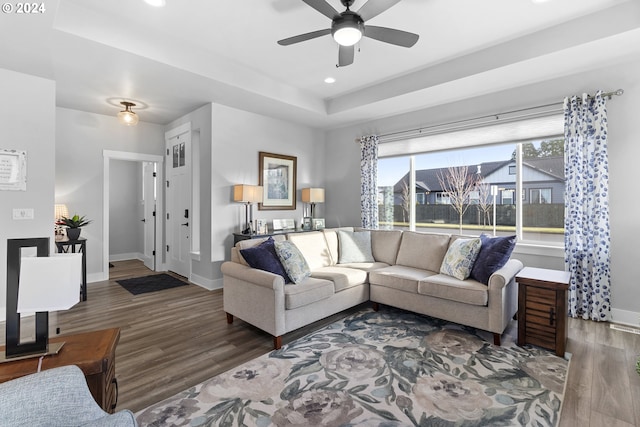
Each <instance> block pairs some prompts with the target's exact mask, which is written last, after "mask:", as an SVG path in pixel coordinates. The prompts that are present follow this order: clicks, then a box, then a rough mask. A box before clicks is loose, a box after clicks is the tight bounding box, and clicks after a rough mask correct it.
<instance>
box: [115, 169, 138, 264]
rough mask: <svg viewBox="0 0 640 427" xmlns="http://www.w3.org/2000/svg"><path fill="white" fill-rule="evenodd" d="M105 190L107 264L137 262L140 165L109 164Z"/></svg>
mask: <svg viewBox="0 0 640 427" xmlns="http://www.w3.org/2000/svg"><path fill="white" fill-rule="evenodd" d="M109 189H110V193H109V260H112V261H113V260H122V259H136V258H140V257H142V255H143V252H144V223H143V222H142V221H141V219H142V218H144V212H143V205H142V162H133V161H128V160H111V163H110V169H109ZM140 259H142V258H140Z"/></svg>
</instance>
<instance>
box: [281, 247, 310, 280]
mask: <svg viewBox="0 0 640 427" xmlns="http://www.w3.org/2000/svg"><path fill="white" fill-rule="evenodd" d="M274 246H275V248H276V254H277V255H278V258H279V259H280V262H281V263H282V266H283V267H284V271H286V272H287V276H289V278H290V279H291V281H292V282H293V283H296V284H297V283H300V282H302V281H303V280H304V279H306V278H307V277H309V276H311V270H310V269H309V264H307V260H305V259H304V256H302V253H301V252H300V250H299V249H298V247H297V246H296V245H295V244H293V243H292V242H290V241H288V240H285V241H282V242H275V243H274Z"/></svg>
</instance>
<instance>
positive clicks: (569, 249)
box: [564, 91, 611, 321]
mask: <svg viewBox="0 0 640 427" xmlns="http://www.w3.org/2000/svg"><path fill="white" fill-rule="evenodd" d="M605 104H606V101H605V98H604V97H603V96H602V92H601V91H600V92H598V93H597V94H596V96H595V97H591V96H588V95H586V94H584V95H582V97H581V98H580V97H577V96H574V97H572V98H565V100H564V137H565V154H564V156H565V178H566V186H565V220H564V228H565V237H564V240H565V267H566V269H567V271H569V272H570V273H571V283H570V287H569V315H570V316H572V317H582V318H583V319H591V320H597V321H607V320H609V319H610V314H611V283H610V233H609V184H608V179H609V162H608V156H607V110H606V105H605Z"/></svg>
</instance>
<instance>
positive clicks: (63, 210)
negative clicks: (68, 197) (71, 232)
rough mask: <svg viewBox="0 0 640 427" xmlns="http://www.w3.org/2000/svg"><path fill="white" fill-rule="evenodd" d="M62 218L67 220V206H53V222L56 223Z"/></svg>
mask: <svg viewBox="0 0 640 427" xmlns="http://www.w3.org/2000/svg"><path fill="white" fill-rule="evenodd" d="M62 217H65V218H69V209H67V205H55V220H56V221H58V220H59V219H60V218H62Z"/></svg>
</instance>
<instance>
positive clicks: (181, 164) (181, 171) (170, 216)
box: [166, 130, 191, 277]
mask: <svg viewBox="0 0 640 427" xmlns="http://www.w3.org/2000/svg"><path fill="white" fill-rule="evenodd" d="M169 135H170V136H169V137H167V139H166V142H167V166H166V168H167V173H166V176H167V183H166V185H167V186H166V190H167V214H166V221H167V222H166V230H167V248H166V249H167V264H168V269H169V270H170V271H173V272H175V273H177V274H179V275H181V276H184V277H189V275H190V273H191V259H190V256H189V253H190V251H191V240H190V236H191V233H190V231H191V228H190V221H191V131H190V130H185V131H184V132H177V133H176V134H173V135H171V132H169Z"/></svg>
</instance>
